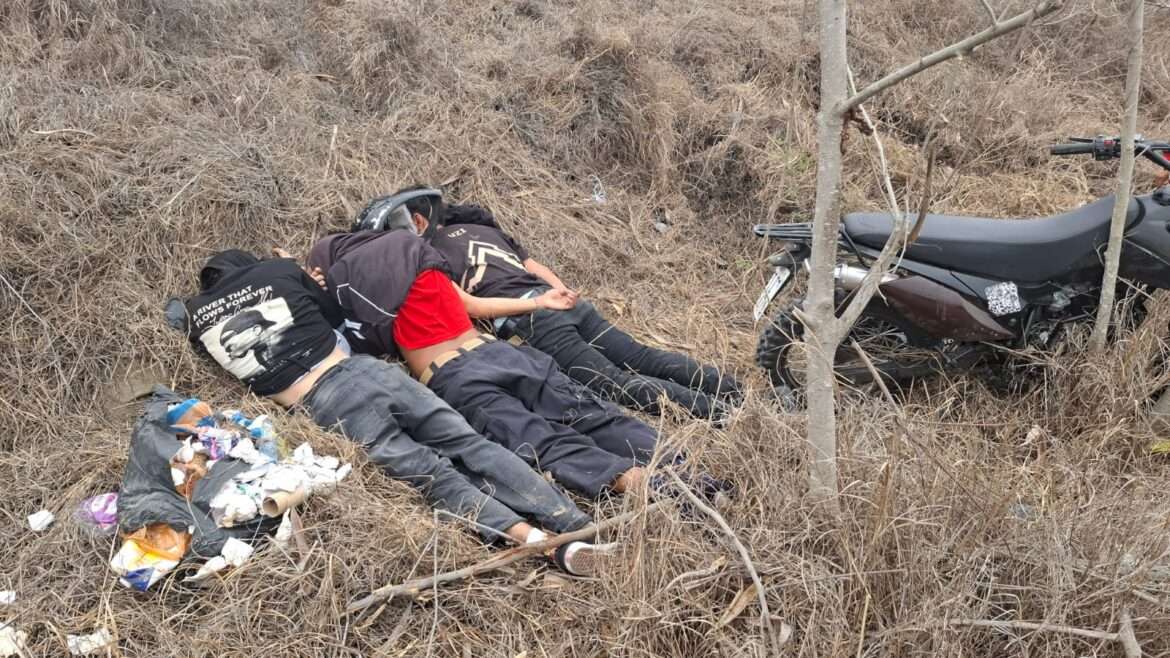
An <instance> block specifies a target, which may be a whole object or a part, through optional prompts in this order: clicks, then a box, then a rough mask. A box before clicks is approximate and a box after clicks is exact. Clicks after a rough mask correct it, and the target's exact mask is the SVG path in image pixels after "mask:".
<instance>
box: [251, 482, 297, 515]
mask: <svg viewBox="0 0 1170 658" xmlns="http://www.w3.org/2000/svg"><path fill="white" fill-rule="evenodd" d="M305 496H306V492H305V488H304V487H297V490H296V491H277V492H276V493H274V494H272V495H271V496H266V497H265V498H264V501H263V502H261V504H260V505H261V507H260V509H261V510H263V511H264V516H268V517H275V516H280V515H281V514H284V512H285V510H287V509H289V508H292V507H296V506H297V505H300V504H301V503H303V502H305Z"/></svg>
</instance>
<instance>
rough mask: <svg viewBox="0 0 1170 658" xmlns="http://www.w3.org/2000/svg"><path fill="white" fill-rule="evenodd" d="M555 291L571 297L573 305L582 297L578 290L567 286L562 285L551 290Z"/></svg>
mask: <svg viewBox="0 0 1170 658" xmlns="http://www.w3.org/2000/svg"><path fill="white" fill-rule="evenodd" d="M553 291H555V292H558V293H560V294H562V295H564V296H566V297H568V298H569V299H571V300H573V306H575V305H576V304H577V299H578V298H579V297H580V294H578V293H577V291H576V290H570V289H569V288H566V287H564V286H560V287H558V288H553V289H552V291H550V292H553ZM573 306H570V307H569V308H573Z"/></svg>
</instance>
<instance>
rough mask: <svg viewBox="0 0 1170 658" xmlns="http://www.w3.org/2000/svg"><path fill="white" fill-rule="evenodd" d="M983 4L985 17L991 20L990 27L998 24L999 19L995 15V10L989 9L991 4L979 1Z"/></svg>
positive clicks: (984, 0) (983, 0)
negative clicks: (985, 11)
mask: <svg viewBox="0 0 1170 658" xmlns="http://www.w3.org/2000/svg"><path fill="white" fill-rule="evenodd" d="M979 2H980V3H982V4H983V8H984V9H985V10H987V17H988V18H990V19H991V24H992V25H998V24H999V17H998V16H996V15H995V10H994V9H992V8H991V3H990V2H988V1H987V0H979Z"/></svg>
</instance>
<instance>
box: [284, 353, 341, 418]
mask: <svg viewBox="0 0 1170 658" xmlns="http://www.w3.org/2000/svg"><path fill="white" fill-rule="evenodd" d="M348 358H349V356H348V355H346V353H345V352H343V351H341V348H340V347H334V348H333V351H332V352H330V353H329V356H327V357H325V358H324V359H323V360H322V361H321V362H320V363H318V364H317V366H316V367H315V368H313V369H312V370H310V371H309V373H308V374H306V375H305V376H304V377H302V378H301V380H300V381H298V382H297V383H295V384H293V385H292V386H289V387H288V388H286V389H284V390H283V391H281V392H279V393H276V394H273V395H270V396H268V397H269V398H271V399H273V400H275V401H276V403H277V404H279V405H280V406H282V407H291V406H293V405H294V404H297V403H299V402H300V401H301V399H302V398H304V397H305V395H306V394H308V392H309V391H311V390H313V385H314V384H316V383H317V381H318V380H319V379H321V377H322V375H324V374H325V373H327V372H329V369H330V368H332V367H333V366H335V365H337V364H339V363H341V362H342V361H344V360H346V359H348Z"/></svg>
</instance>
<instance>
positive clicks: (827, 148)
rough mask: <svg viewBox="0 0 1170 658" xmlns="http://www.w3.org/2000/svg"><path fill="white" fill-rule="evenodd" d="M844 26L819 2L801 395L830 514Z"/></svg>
mask: <svg viewBox="0 0 1170 658" xmlns="http://www.w3.org/2000/svg"><path fill="white" fill-rule="evenodd" d="M845 26H846V14H845V0H821V3H820V33H821V34H820V37H821V110H820V114H818V115H817V143H818V145H819V148H818V152H817V199H816V210H815V211H814V215H813V245H812V255H811V262H810V272H809V280H808V308H807V309H806V310H807V313H806V317H807V322H806V323H805V326H806V329H807V331H806V333H805V346H806V352H807V356H806V358H807V373H806V377H805V389H806V390H805V396H806V398H807V400H808V443H809V458H810V461H809V495H810V496H811V497H812V500H813V501H814V502H817V503H828V504H829V505H830V511H831V512H833V514H834V515H836V513H837V512H838V511H839V505H838V503H837V413H836V405H837V397H836V395H835V391H834V384H835V380H834V377H833V361H834V358H833V357H834V353H835V352H836V350H837V344H838V343H840V341H841V336H839V335H838V331H837V316H836V313H835V311H836V308H835V304H834V302H833V288H834V285H833V266H834V265H835V264H836V262H837V233H838V230H839V227H840V225H841V137H842V135H843V132H842V131H843V130H844V125H845V119H844V115H843V114H842V112H841V111H840V110H839V109H838V108H839V106H840V105H841V104H842V103H843V102H844V101H845V99H846V92H847V90H848V87H847V79H848V62H847V61H846V59H845Z"/></svg>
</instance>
